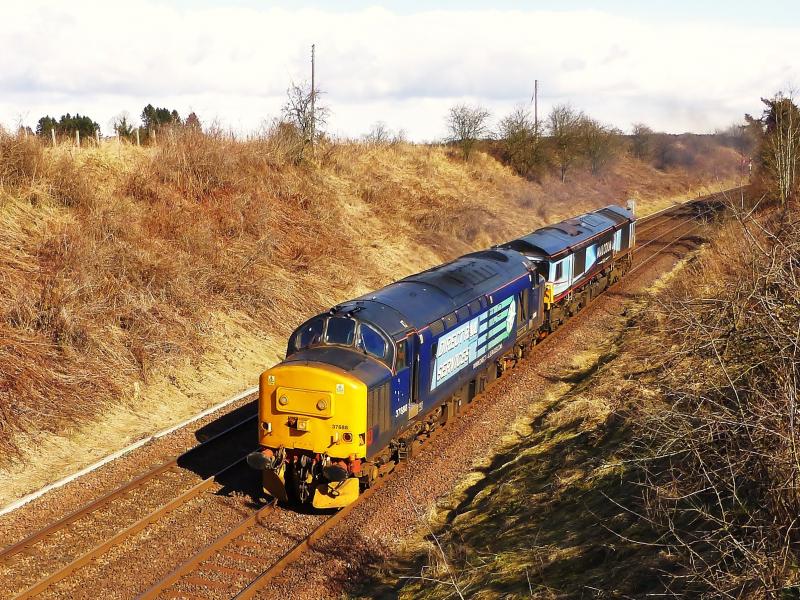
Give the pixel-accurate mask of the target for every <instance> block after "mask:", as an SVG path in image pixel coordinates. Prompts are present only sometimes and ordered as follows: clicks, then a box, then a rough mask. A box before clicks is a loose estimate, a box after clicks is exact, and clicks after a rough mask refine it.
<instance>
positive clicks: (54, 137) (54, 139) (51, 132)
mask: <svg viewBox="0 0 800 600" xmlns="http://www.w3.org/2000/svg"><path fill="white" fill-rule="evenodd" d="M50 137H52V138H53V147H55V145H56V128H55V127H51V128H50Z"/></svg>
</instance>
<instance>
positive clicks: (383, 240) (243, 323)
mask: <svg viewBox="0 0 800 600" xmlns="http://www.w3.org/2000/svg"><path fill="white" fill-rule="evenodd" d="M294 143H296V141H295V140H294V138H293V136H291V135H289V133H287V132H286V131H285V130H283V129H281V128H280V127H278V128H276V129H274V130H272V131H270V132H267V133H265V134H264V135H261V136H256V137H254V138H252V139H248V140H235V139H233V138H232V137H231V136H229V135H227V134H225V133H224V132H220V131H212V132H210V133H206V134H204V133H201V132H200V131H198V130H197V129H195V128H183V129H179V130H175V131H173V132H172V133H167V132H164V133H162V135H160V137H159V143H158V145H156V146H152V147H148V148H136V147H134V146H129V145H126V144H122V145H121V146H120V145H118V144H117V143H113V142H110V143H106V144H103V145H100V146H99V147H89V148H81V149H76V148H72V147H71V146H69V145H63V146H58V147H56V148H51V147H46V146H44V145H42V144H41V143H40V142H39V141H37V140H35V139H33V138H31V139H26V138H24V137H15V136H10V135H7V134H2V135H0V221H1V222H2V227H0V245H1V246H2V248H3V252H2V254H1V255H0V286H1V287H0V340H2V343H1V344H0V411H2V412H1V413H0V414H2V420H1V421H0V427H2V436H0V449H2V452H3V456H4V457H5V458H6V460H11V459H12V458H13V456H14V452H15V451H16V450H17V448H18V439H19V434H20V433H21V432H28V433H29V434H31V435H38V434H60V435H69V432H70V431H72V429H73V428H74V427H75V426H76V424H79V423H81V422H86V421H88V420H92V419H95V418H97V417H98V416H99V415H101V414H102V412H103V411H104V409H105V408H107V407H109V406H112V405H116V404H119V403H123V404H125V403H128V404H131V405H135V406H137V407H138V409H139V410H149V409H147V407H148V406H152V402H153V401H150V402H151V404H148V391H147V390H148V386H150V385H151V384H153V383H154V382H157V381H161V380H162V379H165V378H168V379H170V380H173V377H174V376H175V373H174V368H177V366H178V365H185V364H186V363H187V361H188V362H189V363H191V362H194V361H197V360H199V359H200V358H202V357H203V356H205V355H206V354H207V353H208V351H209V350H212V349H218V348H220V347H223V346H225V345H226V344H227V345H231V346H235V344H236V338H235V335H234V333H235V332H236V331H240V332H241V331H254V332H258V333H259V334H260V335H262V339H268V340H272V341H273V343H274V347H280V346H282V345H283V341H282V340H285V338H286V336H287V335H288V333H289V332H290V330H291V329H292V328H294V327H295V326H296V325H297V324H298V323H299V322H300V321H301V320H302V319H303V318H305V317H307V316H308V315H309V314H312V313H313V312H315V311H318V310H321V309H324V308H325V307H327V306H330V305H332V304H334V303H336V302H337V301H340V300H342V299H343V298H346V297H349V296H352V295H354V294H359V293H365V292H367V291H368V290H370V289H375V288H377V287H379V286H381V285H383V284H385V283H388V282H389V281H391V280H394V279H396V278H398V277H401V276H404V275H406V274H409V273H411V272H414V271H416V270H421V269H424V268H427V267H429V266H430V265H432V264H435V263H436V262H440V261H442V260H446V259H448V258H451V257H454V256H456V255H458V254H460V253H464V252H467V251H470V250H474V249H477V248H480V247H485V246H487V245H489V244H491V243H495V242H499V241H502V240H505V239H508V238H510V237H511V236H513V235H517V234H520V233H522V232H527V231H529V230H531V229H533V228H535V227H537V226H539V225H541V224H542V223H543V222H544V221H545V220H549V219H553V218H557V217H560V216H567V215H570V214H574V213H576V212H580V211H582V210H586V209H588V208H591V207H594V206H597V205H600V204H606V203H608V202H612V201H620V200H623V199H624V198H626V197H628V196H637V197H638V198H639V200H640V206H642V205H645V206H646V205H647V203H648V201H652V202H653V203H654V204H655V201H656V200H657V201H659V202H664V201H665V198H670V197H675V196H678V195H680V194H681V193H685V192H686V191H687V190H688V189H695V190H699V189H701V188H703V187H705V186H717V187H723V186H726V185H730V183H729V182H730V175H732V174H733V173H734V172H735V163H734V162H733V159H731V160H728V162H727V163H726V162H725V161H723V162H722V163H720V167H719V169H720V170H719V174H720V175H721V176H720V177H716V178H714V177H712V176H710V175H709V173H707V172H692V171H675V172H673V173H669V174H665V173H658V174H657V173H652V172H651V171H649V170H648V168H647V167H644V166H643V165H640V164H637V163H636V162H631V161H628V162H622V163H620V164H619V165H617V166H615V168H614V170H613V171H610V172H609V173H608V174H607V175H606V176H605V177H606V179H605V180H602V181H600V182H599V183H598V182H597V181H596V180H595V181H589V179H590V178H588V177H587V180H586V181H581V180H579V179H578V180H577V181H576V182H575V183H574V184H571V185H569V186H562V185H558V186H555V185H550V184H548V183H547V182H545V183H543V184H541V185H540V184H533V183H531V182H527V181H525V180H522V179H520V178H519V177H517V176H516V175H514V174H513V172H512V171H511V170H510V169H508V168H507V167H504V166H502V165H501V164H499V163H498V162H497V161H495V160H494V159H492V158H490V157H489V156H487V155H486V154H484V153H480V152H478V153H476V154H475V155H474V156H473V159H472V160H471V161H470V162H469V163H467V164H464V163H463V162H461V161H459V160H457V159H455V157H454V155H453V151H452V150H449V149H446V148H441V147H431V146H415V145H411V144H406V143H393V144H387V145H380V144H359V143H332V142H329V141H323V142H320V144H318V146H317V147H316V148H315V153H314V158H313V160H311V159H306V160H302V161H299V162H298V161H297V159H296V158H297V153H296V148H295V147H294V146H293V144H294ZM729 158H730V157H729ZM223 322H224V326H223ZM231 327H232V328H233V329H232V330H231ZM231 331H233V332H234V333H231ZM277 358H278V357H277V356H276V355H275V354H274V351H273V352H272V353H267V352H266V351H265V352H264V359H263V360H264V366H267V365H269V364H271V363H272V362H274V361H275V360H276V359H277ZM171 369H173V370H172V371H171ZM256 375H257V373H256V372H253V373H252V376H251V377H252V379H255V377H256ZM212 396H213V394H212ZM215 400H217V401H218V400H219V398H216V397H209V398H208V400H207V402H208V403H211V402H213V401H215ZM164 401H168V400H162V399H158V402H164ZM123 441H124V440H120V443H122V442H123Z"/></svg>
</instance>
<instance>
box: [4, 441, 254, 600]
mask: <svg viewBox="0 0 800 600" xmlns="http://www.w3.org/2000/svg"><path fill="white" fill-rule="evenodd" d="M244 462H245V457H244V456H242V457H240V458H238V459H237V460H236V461H235V462H233V463H231V464H229V465H228V466H227V467H225V468H223V469H221V470H220V471H217V472H216V473H214V474H213V475H210V476H209V477H207V478H205V479H204V480H203V481H201V482H200V483H198V484H196V485H194V486H192V487H191V488H189V489H188V490H186V491H184V492H183V493H182V494H181V495H180V496H178V497H177V498H173V499H172V500H170V501H169V502H167V503H166V504H163V505H162V506H160V507H159V508H157V509H155V510H154V511H152V512H150V513H149V514H147V515H145V516H144V517H142V518H141V519H139V520H138V521H136V522H135V523H133V524H132V525H129V526H128V527H126V528H125V529H123V530H122V531H119V532H117V533H116V534H115V535H114V536H112V537H111V538H109V539H107V540H106V541H104V542H101V543H100V544H97V545H96V546H94V547H93V548H92V549H91V550H89V551H88V552H85V553H84V554H82V555H81V556H79V557H78V558H76V559H74V560H73V561H72V562H70V563H69V564H68V565H66V566H64V567H62V568H61V569H59V570H58V571H56V572H55V573H53V574H52V575H48V576H47V577H45V578H44V579H41V580H40V581H38V582H37V583H36V584H34V585H33V586H31V587H30V588H28V589H27V590H25V591H24V592H22V593H20V594H18V595H17V596H15V600H24V599H26V598H32V597H33V596H35V595H37V594H40V593H42V592H43V591H45V590H46V589H47V588H49V587H51V586H52V585H53V584H55V583H58V582H59V581H61V580H62V579H65V578H66V577H68V576H69V575H70V574H72V573H73V572H74V571H76V570H77V569H79V568H81V567H83V566H84V565H86V564H88V563H89V562H91V561H92V560H94V559H95V558H97V557H98V556H100V555H102V554H103V553H105V552H106V551H107V550H109V549H110V548H112V547H114V546H116V545H117V544H119V543H120V542H123V541H124V540H126V539H128V538H130V537H131V536H133V535H134V534H136V533H138V532H140V531H141V530H142V529H144V528H145V527H147V526H148V525H150V524H151V523H154V522H155V521H157V520H158V519H160V518H161V517H162V516H164V515H166V514H167V513H170V512H172V511H173V510H175V509H176V508H178V507H180V506H182V505H184V504H186V503H187V502H189V501H190V500H192V499H193V498H195V497H196V496H198V495H199V494H200V493H201V492H203V491H205V490H207V489H208V488H210V487H211V486H212V485H214V482H215V480H216V479H217V478H218V477H219V476H220V475H222V474H224V473H226V472H228V471H230V470H231V469H233V468H235V467H237V466H238V465H240V464H243V463H244Z"/></svg>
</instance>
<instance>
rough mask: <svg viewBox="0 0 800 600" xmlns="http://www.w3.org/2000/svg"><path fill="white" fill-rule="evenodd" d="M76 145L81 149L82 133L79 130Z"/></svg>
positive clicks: (76, 133) (76, 132)
mask: <svg viewBox="0 0 800 600" xmlns="http://www.w3.org/2000/svg"><path fill="white" fill-rule="evenodd" d="M75 145H76V146H77V147H78V148H80V147H81V132H80V131H78V130H77V129H76V130H75Z"/></svg>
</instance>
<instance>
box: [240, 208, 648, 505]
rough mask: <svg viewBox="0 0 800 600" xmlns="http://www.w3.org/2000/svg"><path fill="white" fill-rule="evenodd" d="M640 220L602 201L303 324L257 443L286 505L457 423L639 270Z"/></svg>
mask: <svg viewBox="0 0 800 600" xmlns="http://www.w3.org/2000/svg"><path fill="white" fill-rule="evenodd" d="M635 225H636V223H635V217H634V215H633V213H632V212H630V211H629V210H627V209H625V208H621V207H619V206H607V207H605V208H601V209H599V210H596V211H593V212H589V213H586V214H583V215H580V216H578V217H574V218H571V219H567V220H565V221H562V222H560V223H556V224H553V225H548V226H546V227H543V228H541V229H538V230H536V231H533V232H532V233H530V234H528V235H525V236H523V237H520V238H518V239H515V240H512V241H510V242H508V243H505V244H501V245H498V246H494V247H492V248H490V249H488V250H483V251H479V252H474V253H472V254H467V255H465V256H462V257H460V258H457V259H455V260H453V261H451V262H448V263H446V264H443V265H440V266H437V267H434V268H432V269H429V270H427V271H424V272H422V273H418V274H416V275H411V276H410V277H406V278H405V279H401V280H400V281H397V282H395V283H392V284H390V285H388V286H386V287H384V288H383V289H380V290H378V291H376V292H373V293H370V294H366V295H364V296H361V297H360V298H356V299H354V300H349V301H347V302H343V303H341V304H339V305H337V306H334V307H333V308H331V309H330V310H329V311H328V312H326V313H323V314H320V315H316V316H314V317H312V318H311V319H309V320H308V321H306V322H305V323H303V324H302V325H301V326H300V327H299V328H297V330H296V331H295V332H294V333H293V334H292V336H291V337H290V338H289V343H288V348H287V352H286V359H285V360H283V361H282V362H281V363H279V364H277V365H275V366H274V367H272V368H271V369H269V370H267V371H265V372H264V373H263V374H262V375H261V377H260V391H259V403H258V407H259V408H258V410H259V416H258V421H259V444H260V447H261V450H260V451H257V452H254V453H252V454H251V455H250V456H248V459H247V460H248V463H249V464H250V466H251V467H253V468H255V469H258V470H260V471H262V472H263V488H264V491H265V492H266V493H267V494H269V495H270V496H272V497H274V498H276V499H278V500H280V501H293V502H299V503H311V504H312V505H313V506H314V507H315V508H320V509H324V508H339V507H343V506H346V505H348V504H350V503H351V502H353V501H354V500H355V499H356V498H358V496H359V494H360V493H361V492H362V491H363V490H364V489H366V488H368V487H369V486H370V485H371V484H372V483H373V482H374V481H375V480H376V478H377V477H378V476H379V475H380V473H381V471H382V470H384V469H390V468H391V467H392V466H394V465H395V464H397V463H398V462H400V461H404V460H407V458H408V457H409V455H410V454H411V452H412V449H413V447H414V441H415V439H417V438H418V437H419V436H422V435H425V434H427V433H429V432H430V431H431V430H432V429H434V428H436V427H438V426H440V425H442V424H443V423H445V422H446V421H447V420H449V419H452V418H454V417H455V416H456V415H457V414H458V413H459V411H460V410H461V409H462V408H463V407H464V406H466V405H467V404H468V403H469V402H471V401H472V399H473V398H475V396H477V395H478V394H480V393H481V392H482V391H483V390H484V389H485V388H486V387H487V386H488V385H489V384H490V383H491V382H492V381H493V380H494V379H496V378H497V377H498V376H499V375H500V374H502V372H503V371H504V370H505V369H507V368H509V367H511V366H513V365H514V363H515V362H516V361H517V360H519V359H520V358H522V357H523V356H524V355H525V353H526V352H528V350H529V349H530V348H531V347H532V346H533V345H534V344H536V342H537V341H539V340H540V339H542V338H543V337H544V336H546V335H547V334H548V333H550V332H552V331H554V330H555V329H556V328H557V327H558V326H559V325H560V324H562V323H563V322H564V321H565V320H566V319H567V318H569V317H570V316H571V315H572V314H574V313H575V312H577V311H578V310H580V309H581V308H582V307H583V306H584V305H586V304H587V303H588V302H589V300H590V299H591V298H592V297H593V296H595V295H597V294H599V293H600V292H602V291H603V290H605V289H606V288H607V287H608V286H610V285H612V284H613V283H614V282H615V281H617V280H618V279H619V278H620V277H621V276H622V275H623V274H624V273H625V272H626V271H627V270H628V268H629V267H630V264H631V257H632V252H633V247H634V245H635Z"/></svg>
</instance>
